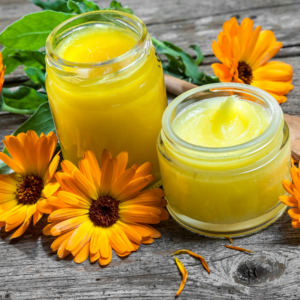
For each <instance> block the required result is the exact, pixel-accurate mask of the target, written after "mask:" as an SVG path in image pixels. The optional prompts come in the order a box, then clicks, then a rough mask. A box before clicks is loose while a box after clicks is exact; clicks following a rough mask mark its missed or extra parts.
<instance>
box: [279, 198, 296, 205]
mask: <svg viewBox="0 0 300 300" xmlns="http://www.w3.org/2000/svg"><path fill="white" fill-rule="evenodd" d="M279 199H280V201H281V202H282V203H284V204H285V205H287V206H292V207H298V205H299V201H298V200H297V199H295V198H294V197H290V196H280V197H279Z"/></svg>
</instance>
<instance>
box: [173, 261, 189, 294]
mask: <svg viewBox="0 0 300 300" xmlns="http://www.w3.org/2000/svg"><path fill="white" fill-rule="evenodd" d="M174 259H175V262H176V265H177V267H178V269H179V271H180V273H181V275H182V281H181V284H180V287H179V289H178V291H177V293H176V296H179V295H180V293H181V292H182V290H183V288H184V286H185V283H186V280H187V277H188V272H187V270H186V268H185V267H184V265H183V263H182V262H181V261H180V260H179V259H178V258H177V257H176V256H174Z"/></svg>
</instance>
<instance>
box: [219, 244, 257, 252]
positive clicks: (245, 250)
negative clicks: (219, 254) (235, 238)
mask: <svg viewBox="0 0 300 300" xmlns="http://www.w3.org/2000/svg"><path fill="white" fill-rule="evenodd" d="M224 247H226V248H229V249H233V250H237V251H242V252H247V253H254V252H253V251H250V250H247V249H245V248H241V247H235V246H229V245H224Z"/></svg>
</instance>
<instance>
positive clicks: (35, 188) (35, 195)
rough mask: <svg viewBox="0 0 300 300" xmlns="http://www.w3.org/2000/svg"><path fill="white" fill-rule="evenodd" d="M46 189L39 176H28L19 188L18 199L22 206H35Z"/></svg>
mask: <svg viewBox="0 0 300 300" xmlns="http://www.w3.org/2000/svg"><path fill="white" fill-rule="evenodd" d="M43 188H44V184H43V180H42V178H41V177H39V176H35V175H27V176H24V177H23V181H21V183H20V184H19V185H18V188H17V199H18V200H19V203H20V204H35V203H36V202H37V201H38V200H39V198H40V197H41V194H42V190H43Z"/></svg>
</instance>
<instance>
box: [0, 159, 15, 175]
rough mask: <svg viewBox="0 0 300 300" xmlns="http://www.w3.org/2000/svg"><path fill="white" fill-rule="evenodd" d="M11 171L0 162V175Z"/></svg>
mask: <svg viewBox="0 0 300 300" xmlns="http://www.w3.org/2000/svg"><path fill="white" fill-rule="evenodd" d="M12 172H13V171H12V169H11V168H10V167H9V166H7V165H6V164H5V163H4V162H2V161H0V175H2V174H10V173H12Z"/></svg>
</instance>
